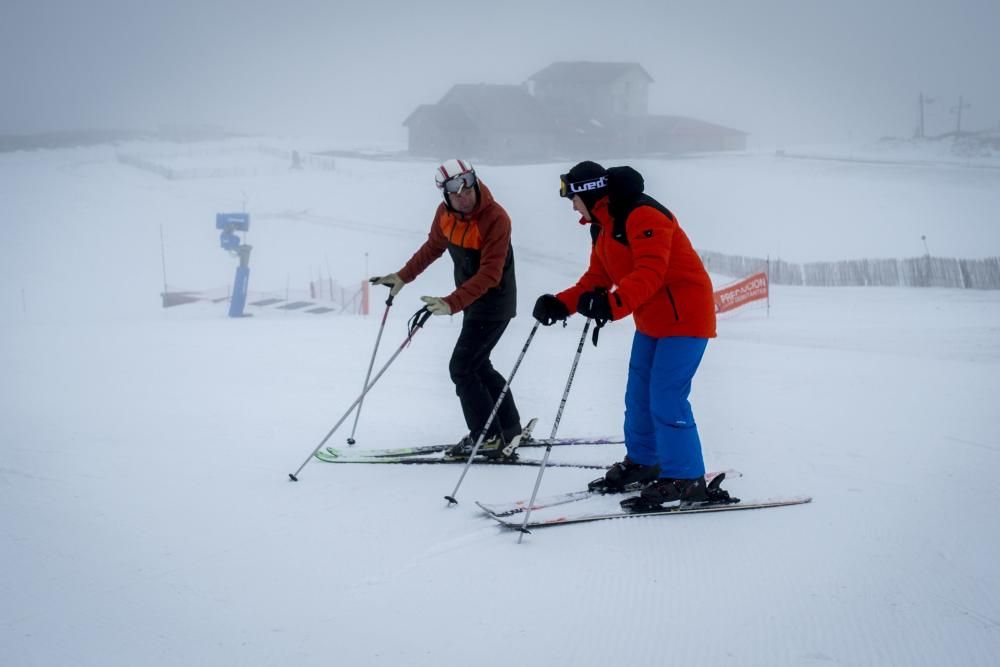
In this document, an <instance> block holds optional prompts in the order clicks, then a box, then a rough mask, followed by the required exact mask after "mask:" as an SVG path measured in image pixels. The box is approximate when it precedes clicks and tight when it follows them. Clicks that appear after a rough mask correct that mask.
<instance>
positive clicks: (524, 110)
mask: <svg viewBox="0 0 1000 667" xmlns="http://www.w3.org/2000/svg"><path fill="white" fill-rule="evenodd" d="M651 83H653V78H652V77H651V76H650V75H649V73H648V72H646V70H645V69H644V68H643V67H642V66H641V65H639V64H637V63H596V62H558V63H553V64H551V65H549V66H548V67H546V68H545V69H543V70H541V71H539V72H536V73H535V74H533V75H532V76H530V77H529V78H528V80H527V81H525V82H524V84H523V85H520V86H511V85H493V84H478V85H476V84H459V85H456V86H453V87H452V88H451V89H450V90H449V91H448V92H447V93H446V94H445V95H444V97H442V98H441V100H439V101H438V102H437V103H436V104H423V105H421V106H419V107H417V109H416V110H414V111H413V113H411V114H410V116H409V117H408V118H407V119H406V120H405V121H404V122H403V125H404V126H406V128H407V129H408V134H409V152H410V154H411V155H419V156H425V157H433V158H447V157H451V156H455V155H463V156H468V157H470V158H472V159H478V160H485V161H490V162H527V161H533V160H552V159H577V158H583V157H590V158H600V157H614V156H624V155H633V156H635V155H657V154H678V153H692V152H706V151H741V150H746V137H747V134H746V133H745V132H742V131H740V130H734V129H732V128H728V127H723V126H721V125H715V124H713V123H708V122H705V121H701V120H697V119H694V118H686V117H683V116H659V115H652V114H650V113H649V85H650V84H651Z"/></svg>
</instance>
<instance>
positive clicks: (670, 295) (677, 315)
mask: <svg viewBox="0 0 1000 667" xmlns="http://www.w3.org/2000/svg"><path fill="white" fill-rule="evenodd" d="M664 289H666V290H667V298H668V299H670V307H671V308H673V309H674V320H676V321H677V322H680V321H681V316H680V313H678V312H677V304H676V303H675V302H674V293H673V292H671V291H670V287H665V288H664Z"/></svg>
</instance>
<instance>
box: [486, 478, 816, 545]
mask: <svg viewBox="0 0 1000 667" xmlns="http://www.w3.org/2000/svg"><path fill="white" fill-rule="evenodd" d="M742 476H743V475H742V474H741V473H740V472H738V471H736V470H724V471H717V472H710V473H707V474H706V475H705V482H706V485H711V484H713V483H715V484H716V485H718V484H719V483H721V482H722V480H723V479H734V478H738V477H742ZM638 494H639V490H638V489H632V490H629V491H626V492H625V493H614V494H604V493H600V492H597V491H573V492H569V493H560V494H556V495H553V496H548V497H546V498H536V499H535V502H534V504H532V505H531V507H530V509H531V515H530V517H529V521H528V522H527V524H525V523H524V513H525V512H527V511H528V509H529V507H528V503H529V501H528V500H527V499H523V500H515V501H512V502H505V503H483V502H478V501H477V502H476V504H477V505H478V506H479V507H480V508H481V509H482V510H483V511H484V512H486V514H487V515H489V516H490V517H491V518H493V519H495V520H496V521H497V522H499V523H500V524H501V525H503V526H506V527H508V528H514V529H518V530H520V529H522V528H525V529H527V528H540V527H546V526H564V525H568V524H572V523H583V522H588V521H601V520H604V519H625V518H637V517H646V516H666V515H675V514H696V513H707V512H727V511H735V510H751V509H763V508H767V507H784V506H788V505H801V504H804V503H808V502H810V501H811V500H812V498H811V497H809V496H790V497H783V498H768V499H764V500H751V501H742V500H740V499H739V498H727V499H726V500H722V501H713V502H701V503H690V504H682V505H676V506H673V507H665V508H663V509H660V510H655V511H649V512H627V511H625V510H623V509H622V508H621V505H620V503H621V501H622V500H624V499H625V498H629V497H632V496H635V495H638Z"/></svg>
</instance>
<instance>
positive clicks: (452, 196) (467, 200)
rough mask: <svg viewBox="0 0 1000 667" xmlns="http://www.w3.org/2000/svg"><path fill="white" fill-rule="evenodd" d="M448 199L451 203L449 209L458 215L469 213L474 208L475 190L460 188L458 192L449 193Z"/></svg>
mask: <svg viewBox="0 0 1000 667" xmlns="http://www.w3.org/2000/svg"><path fill="white" fill-rule="evenodd" d="M448 199H449V201H451V207H452V208H453V209H455V210H456V211H458V212H459V213H462V214H466V213H471V212H472V209H474V208H476V189H475V188H462V189H461V191H459V192H452V193H449V194H448Z"/></svg>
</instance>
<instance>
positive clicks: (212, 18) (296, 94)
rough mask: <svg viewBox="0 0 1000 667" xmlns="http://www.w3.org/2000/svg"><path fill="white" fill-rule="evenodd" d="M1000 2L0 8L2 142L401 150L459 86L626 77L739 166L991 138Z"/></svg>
mask: <svg viewBox="0 0 1000 667" xmlns="http://www.w3.org/2000/svg"><path fill="white" fill-rule="evenodd" d="M998 29H1000V1H998V0H836V1H834V0H826V1H815V0H761V1H754V0H742V1H741V0H732V1H730V2H723V1H719V0H682V1H680V2H671V1H669V0H660V1H644V0H610V1H609V0H604V1H602V2H594V1H591V0H575V1H571V0H561V1H560V2H543V1H541V0H536V1H534V2H530V1H522V0H508V1H506V2H490V3H488V6H487V3H485V2H476V1H475V0H470V1H467V2H441V1H440V0H438V1H435V2H403V1H399V2H388V1H386V0H371V1H368V2H363V1H357V2H343V3H342V2H336V1H333V0H327V1H319V0H283V1H280V2H278V1H271V0H198V1H189V0H178V1H169V0H160V1H158V2H153V1H149V0H87V1H84V0H79V1H72V0H0V90H2V92H3V104H2V105H0V134H20V133H33V132H43V131H49V130H61V129H80V128H102V129H105V128H106V129H112V128H118V129H149V128H156V127H157V126H159V125H161V124H178V123H182V124H183V123H194V124H213V125H217V126H220V127H222V128H224V129H228V130H236V131H259V132H275V133H281V134H283V135H295V136H298V135H312V136H325V137H330V138H331V139H333V138H338V139H339V138H345V139H355V140H356V139H370V140H383V141H399V142H402V141H404V140H405V131H404V129H403V128H402V127H401V123H402V121H403V120H404V119H405V118H406V116H407V115H409V113H410V112H411V111H412V110H413V109H414V107H416V106H417V105H418V104H423V103H433V102H436V101H437V100H438V99H439V98H440V97H441V96H442V95H443V94H444V93H445V92H446V91H447V90H448V88H450V87H451V86H452V85H454V84H456V83H478V82H486V83H507V84H516V83H521V82H522V81H524V79H526V78H527V77H529V76H531V75H532V74H533V73H535V72H537V71H538V70H540V69H542V68H543V67H545V66H546V65H548V64H549V63H551V62H553V61H557V60H603V61H629V62H638V63H640V64H641V65H642V66H643V67H645V68H646V70H647V71H648V72H649V73H650V75H651V76H652V77H653V79H654V80H655V83H654V84H653V85H652V86H651V88H650V111H651V112H652V113H662V114H676V115H688V116H694V117H697V118H701V119H704V120H708V121H712V122H716V123H720V124H723V125H728V126H730V127H735V128H738V129H741V130H744V131H747V132H750V133H751V139H750V141H751V147H753V146H755V145H757V146H761V147H764V146H774V145H778V146H780V145H788V144H794V143H801V142H808V141H852V142H856V143H860V142H864V141H868V140H870V139H875V138H878V137H879V136H882V135H895V136H909V135H910V134H912V132H913V129H914V127H915V126H916V124H917V95H918V94H919V93H920V92H921V91H923V92H925V93H926V94H928V95H930V96H931V97H934V98H935V99H936V101H935V103H934V104H932V105H930V106H928V107H927V130H928V132H929V133H937V132H943V131H947V130H950V129H954V126H955V120H956V116H955V115H954V114H953V113H951V108H952V107H955V106H956V105H957V104H958V97H959V95H964V96H965V99H966V101H967V102H968V103H969V104H971V107H970V108H969V109H966V110H965V112H964V116H963V129H981V128H985V127H991V128H998V127H1000V36H998V35H1000V32H998Z"/></svg>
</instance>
